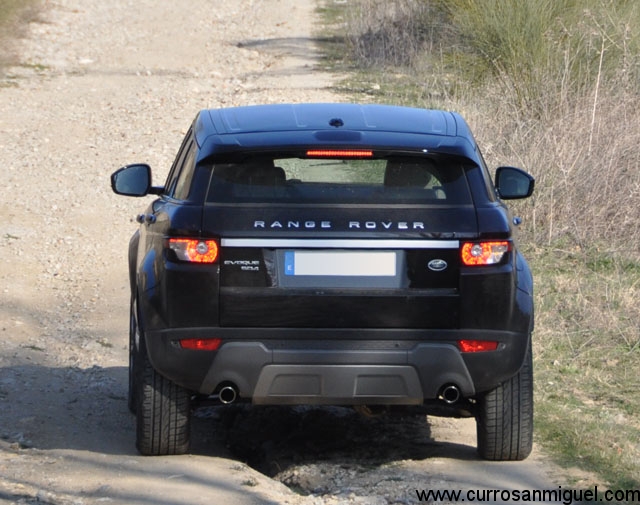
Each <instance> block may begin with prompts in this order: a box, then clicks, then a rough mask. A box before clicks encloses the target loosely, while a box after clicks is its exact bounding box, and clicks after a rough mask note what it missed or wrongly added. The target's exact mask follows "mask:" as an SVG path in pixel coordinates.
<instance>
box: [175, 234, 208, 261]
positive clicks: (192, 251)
mask: <svg viewBox="0 0 640 505" xmlns="http://www.w3.org/2000/svg"><path fill="white" fill-rule="evenodd" d="M169 249H171V250H172V251H174V252H175V253H176V256H177V257H178V259H179V260H181V261H190V262H193V263H215V262H216V260H217V259H218V243H217V242H216V241H215V240H202V239H190V238H170V239H169Z"/></svg>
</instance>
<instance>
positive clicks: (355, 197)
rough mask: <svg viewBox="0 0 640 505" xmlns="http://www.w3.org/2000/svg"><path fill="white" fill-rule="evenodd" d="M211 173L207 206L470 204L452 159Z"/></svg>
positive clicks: (292, 164)
mask: <svg viewBox="0 0 640 505" xmlns="http://www.w3.org/2000/svg"><path fill="white" fill-rule="evenodd" d="M211 170H212V171H213V174H212V177H211V184H210V187H209V192H208V196H207V201H208V202H211V203H214V202H220V203H245V202H264V203H375V204H447V205H451V204H456V205H461V204H468V203H471V196H470V194H469V188H468V185H467V180H466V177H465V172H464V166H463V164H462V163H461V162H460V161H457V160H452V159H438V160H435V159H427V158H415V157H390V158H385V159H326V158H324V159H306V158H305V159H303V158H264V157H261V158H253V159H249V160H244V161H242V162H237V163H214V164H212V165H211Z"/></svg>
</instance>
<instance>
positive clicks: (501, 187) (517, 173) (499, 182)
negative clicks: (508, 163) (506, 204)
mask: <svg viewBox="0 0 640 505" xmlns="http://www.w3.org/2000/svg"><path fill="white" fill-rule="evenodd" d="M535 183H536V180H535V179H534V178H533V176H531V175H530V174H528V173H527V172H525V171H524V170H522V169H520V168H516V167H498V169H497V170H496V189H497V190H498V195H499V196H500V198H502V199H503V200H517V199H519V198H528V197H530V196H531V195H532V194H533V189H534V187H535Z"/></svg>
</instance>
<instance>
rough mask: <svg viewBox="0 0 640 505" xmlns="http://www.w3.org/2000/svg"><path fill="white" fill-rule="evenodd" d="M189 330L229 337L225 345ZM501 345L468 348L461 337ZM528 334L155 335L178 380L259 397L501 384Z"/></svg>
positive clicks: (356, 399)
mask: <svg viewBox="0 0 640 505" xmlns="http://www.w3.org/2000/svg"><path fill="white" fill-rule="evenodd" d="M184 338H221V339H222V340H223V344H222V345H221V347H220V348H219V350H218V351H195V350H186V349H182V348H181V347H180V345H179V343H178V341H179V340H180V339H184ZM470 338H473V339H480V340H494V341H498V342H499V346H498V349H497V350H495V351H490V352H480V353H461V352H460V351H459V349H458V346H457V345H456V341H457V340H459V339H470ZM528 338H529V336H528V335H527V334H519V333H514V332H505V331H488V330H440V331H438V330H398V329H393V330H391V329H389V330H387V329H385V330H371V329H359V330H357V329H348V330H340V329H338V330H335V329H332V330H322V329H312V330H311V329H290V328H286V329H277V328H272V329H255V328H245V329H243V328H233V329H229V328H227V329H225V328H206V329H205V328H192V329H176V330H162V331H158V332H149V333H148V334H147V335H146V342H147V349H148V353H149V357H150V359H151V362H152V363H153V366H154V367H155V368H156V370H158V371H159V372H160V373H161V374H163V375H164V376H166V377H167V378H169V379H171V380H172V381H174V382H175V383H177V384H180V385H181V386H183V387H186V388H188V389H190V390H192V391H195V392H198V393H200V394H206V395H209V394H213V393H215V392H216V390H218V389H219V388H220V386H221V385H228V384H233V385H234V386H235V388H236V389H237V391H238V394H239V396H240V397H241V398H244V399H250V400H251V401H252V402H253V403H256V404H348V405H355V404H387V405H393V404H421V403H423V402H424V401H425V400H430V399H436V398H437V397H438V395H439V394H440V392H441V391H442V389H443V388H444V387H446V386H448V385H455V386H456V387H457V388H458V389H459V390H460V392H461V395H462V396H463V397H467V398H468V397H473V396H474V395H476V394H477V393H479V392H482V391H486V390H489V389H492V388H494V387H495V386H497V385H498V384H500V383H501V382H503V381H505V380H507V379H508V378H510V377H512V376H513V375H515V374H516V373H517V372H518V370H519V369H520V367H521V366H522V363H523V361H524V357H525V353H526V349H527V346H528Z"/></svg>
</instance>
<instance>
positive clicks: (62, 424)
mask: <svg viewBox="0 0 640 505" xmlns="http://www.w3.org/2000/svg"><path fill="white" fill-rule="evenodd" d="M335 1H338V0H335ZM44 6H45V8H44V10H43V12H42V13H41V14H40V16H39V18H38V21H37V22H34V23H31V25H30V26H29V30H28V35H27V38H25V39H24V40H21V41H19V51H20V55H21V61H22V64H21V65H18V66H15V67H13V68H10V69H8V70H7V71H6V73H5V75H4V77H3V78H2V82H1V83H0V84H1V86H0V111H2V113H1V114H0V167H1V173H2V181H3V190H2V192H1V193H0V194H1V196H0V504H5V503H49V504H55V505H58V504H93V503H99V502H111V503H141V504H143V503H145V504H146V503H153V504H167V505H168V504H178V503H179V504H186V503H189V504H191V503H194V504H195V503H228V504H234V503H236V504H244V503H247V504H255V503H271V504H273V503H291V504H336V505H338V504H341V505H342V504H348V503H349V504H350V503H363V504H365V503H366V504H372V505H376V504H380V505H388V504H408V503H417V501H418V500H417V498H416V493H415V489H416V488H418V489H422V488H435V489H447V488H457V489H463V488H470V487H505V488H536V487H537V488H539V487H545V486H546V487H555V486H556V485H557V483H558V481H557V476H556V477H554V478H552V477H550V475H551V473H552V471H553V470H552V469H551V468H550V465H549V463H548V462H547V461H546V460H545V459H544V458H543V457H542V456H541V455H540V454H539V453H538V451H537V449H536V451H535V452H534V455H533V456H532V457H531V458H530V459H529V460H528V461H527V462H524V463H518V464H487V463H485V462H482V461H479V460H477V458H476V456H475V452H474V451H475V448H474V444H475V431H474V430H475V428H474V423H473V421H469V420H448V419H441V420H438V419H434V418H429V420H427V419H426V418H425V416H424V415H423V414H421V413H419V412H406V411H394V412H391V413H389V414H387V415H384V416H378V415H376V416H371V415H364V414H362V413H358V412H355V411H354V410H352V409H342V408H273V407H270V408H249V407H244V406H232V407H229V408H224V409H223V408H220V407H210V408H206V409H203V410H201V411H199V412H198V414H197V416H196V419H195V422H194V441H193V451H192V454H190V455H187V456H181V457H175V458H142V457H140V456H138V455H137V453H136V452H135V449H134V441H133V438H134V433H133V431H134V428H133V425H134V420H133V417H132V416H131V415H130V414H129V413H128V411H127V407H126V394H127V393H126V384H127V378H126V364H127V354H126V342H127V311H128V303H129V300H128V293H127V274H126V260H125V257H126V247H127V242H128V238H129V236H130V234H131V233H132V232H133V231H134V229H135V226H136V225H135V223H134V222H133V216H134V215H135V214H136V212H138V211H140V210H141V209H142V208H143V206H144V205H145V201H144V200H138V199H125V198H121V197H116V196H115V195H113V194H112V193H111V191H110V188H109V175H110V174H111V172H112V171H114V170H115V169H116V168H118V167H119V166H121V165H123V164H125V163H131V162H148V163H150V164H151V165H152V167H154V169H155V170H154V174H155V176H156V180H157V181H158V182H159V183H160V182H161V181H162V180H163V178H164V176H165V175H166V172H167V169H168V167H169V166H170V163H171V161H172V159H173V156H174V154H175V152H176V150H177V148H178V146H179V143H180V140H181V138H182V135H183V133H184V132H185V131H186V129H187V127H188V126H189V124H190V122H191V120H192V119H193V117H194V115H195V113H196V111H197V110H199V109H201V108H207V107H219V106H230V105H240V104H252V103H267V102H301V101H336V100H343V98H342V97H340V96H336V95H335V94H334V93H333V92H332V91H331V83H332V82H333V81H334V80H335V78H336V76H332V75H329V74H327V73H326V72H322V71H321V70H320V69H319V62H318V60H317V54H316V53H315V45H314V43H313V39H312V36H313V28H314V26H317V22H318V20H317V17H316V15H315V12H314V8H315V5H314V2H313V1H312V0H304V1H302V0H237V1H235V2H225V1H222V0H190V1H189V2H168V1H158V0H136V1H135V2H134V1H132V0H110V1H108V2H105V1H102V0H47V1H46V2H44Z"/></svg>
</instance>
